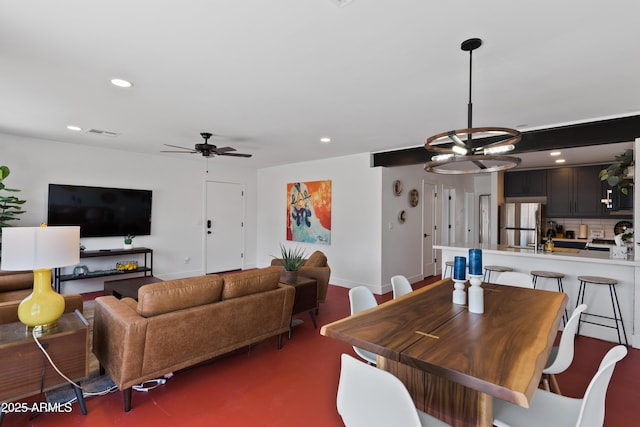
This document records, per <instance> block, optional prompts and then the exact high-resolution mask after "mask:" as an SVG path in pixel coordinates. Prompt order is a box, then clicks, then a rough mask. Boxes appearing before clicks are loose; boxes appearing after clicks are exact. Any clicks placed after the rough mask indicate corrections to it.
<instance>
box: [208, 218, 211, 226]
mask: <svg viewBox="0 0 640 427" xmlns="http://www.w3.org/2000/svg"><path fill="white" fill-rule="evenodd" d="M207 228H211V220H210V219H208V220H207Z"/></svg>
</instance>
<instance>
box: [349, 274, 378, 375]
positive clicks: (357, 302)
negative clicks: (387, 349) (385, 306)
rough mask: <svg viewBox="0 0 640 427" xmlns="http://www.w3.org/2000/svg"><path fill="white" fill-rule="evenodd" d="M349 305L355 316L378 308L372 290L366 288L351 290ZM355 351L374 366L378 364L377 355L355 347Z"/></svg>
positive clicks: (360, 287)
mask: <svg viewBox="0 0 640 427" xmlns="http://www.w3.org/2000/svg"><path fill="white" fill-rule="evenodd" d="M349 304H350V305H351V315H354V314H356V313H359V312H361V311H364V310H368V309H370V308H373V307H375V306H377V305H378V301H376V298H375V297H374V296H373V292H371V289H369V288H367V287H366V286H356V287H355V288H352V289H349ZM353 351H355V352H356V354H357V355H358V356H360V357H362V358H363V359H364V360H366V361H367V362H369V363H371V364H372V365H375V364H376V363H377V356H376V354H375V353H372V352H370V351H367V350H363V349H361V348H359V347H355V346H354V347H353Z"/></svg>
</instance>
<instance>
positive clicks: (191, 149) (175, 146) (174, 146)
mask: <svg viewBox="0 0 640 427" xmlns="http://www.w3.org/2000/svg"><path fill="white" fill-rule="evenodd" d="M164 145H166V146H167V147H173V148H181V149H183V150H189V151H194V150H193V148H187V147H180V146H179V145H171V144H164Z"/></svg>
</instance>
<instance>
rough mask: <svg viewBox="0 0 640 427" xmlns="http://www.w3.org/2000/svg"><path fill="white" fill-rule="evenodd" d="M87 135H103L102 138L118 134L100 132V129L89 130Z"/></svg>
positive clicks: (105, 131) (106, 131)
mask: <svg viewBox="0 0 640 427" xmlns="http://www.w3.org/2000/svg"><path fill="white" fill-rule="evenodd" d="M87 133H92V134H94V135H103V136H118V135H120V134H118V133H115V132H109V131H108V130H100V129H89V130H88V131H87Z"/></svg>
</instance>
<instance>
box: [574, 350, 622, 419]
mask: <svg viewBox="0 0 640 427" xmlns="http://www.w3.org/2000/svg"><path fill="white" fill-rule="evenodd" d="M626 355H627V347H625V346H623V345H618V346H615V347H613V348H612V349H611V350H609V352H608V353H607V354H606V355H605V356H604V358H603V359H602V362H600V367H599V368H598V372H596V374H595V375H594V376H593V378H592V379H591V382H590V383H589V387H587V391H586V392H585V393H584V399H582V407H581V408H580V415H578V421H577V423H576V427H602V425H603V424H604V406H605V399H606V397H607V388H608V387H609V381H610V380H611V375H613V369H614V368H615V367H616V363H617V362H619V361H620V360H622V358H623V357H625V356H626Z"/></svg>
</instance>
